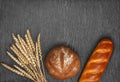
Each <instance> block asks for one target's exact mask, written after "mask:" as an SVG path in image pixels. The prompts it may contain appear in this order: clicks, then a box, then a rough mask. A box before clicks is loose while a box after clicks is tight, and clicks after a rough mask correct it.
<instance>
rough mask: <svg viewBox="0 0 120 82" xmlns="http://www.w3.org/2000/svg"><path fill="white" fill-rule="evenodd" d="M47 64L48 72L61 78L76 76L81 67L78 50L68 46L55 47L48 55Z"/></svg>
mask: <svg viewBox="0 0 120 82" xmlns="http://www.w3.org/2000/svg"><path fill="white" fill-rule="evenodd" d="M45 66H46V68H47V71H48V73H49V74H50V75H51V76H52V77H54V78H56V79H59V80H65V79H69V78H72V77H73V76H75V75H76V74H77V73H78V71H79V69H80V59H79V57H78V55H77V53H76V52H74V51H73V50H72V49H71V48H69V47H67V46H58V47H55V48H53V49H52V50H51V51H50V52H49V53H48V55H47V57H46V60H45Z"/></svg>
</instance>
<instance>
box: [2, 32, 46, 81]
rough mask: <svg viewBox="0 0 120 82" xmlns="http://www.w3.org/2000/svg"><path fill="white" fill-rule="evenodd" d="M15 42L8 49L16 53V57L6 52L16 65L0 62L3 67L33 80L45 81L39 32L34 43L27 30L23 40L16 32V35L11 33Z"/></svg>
mask: <svg viewBox="0 0 120 82" xmlns="http://www.w3.org/2000/svg"><path fill="white" fill-rule="evenodd" d="M12 37H13V39H14V41H15V44H12V46H11V47H10V49H11V50H12V51H13V52H14V53H15V54H16V57H15V56H14V55H12V54H11V53H10V52H8V51H7V54H8V55H9V56H10V57H11V59H13V60H14V61H15V62H16V63H17V65H13V67H10V66H8V65H6V64H4V63H1V64H2V65H3V66H4V67H6V68H7V69H9V70H11V71H12V72H14V73H17V74H19V75H21V76H24V77H27V78H29V79H31V80H33V81H34V82H46V81H47V80H46V76H45V72H44V66H43V61H42V52H41V47H40V34H38V37H37V42H36V43H35V44H34V42H33V40H32V38H31V34H30V32H29V30H27V33H26V34H25V40H24V39H23V38H22V37H21V36H20V35H19V34H18V35H17V37H16V36H15V35H14V34H12Z"/></svg>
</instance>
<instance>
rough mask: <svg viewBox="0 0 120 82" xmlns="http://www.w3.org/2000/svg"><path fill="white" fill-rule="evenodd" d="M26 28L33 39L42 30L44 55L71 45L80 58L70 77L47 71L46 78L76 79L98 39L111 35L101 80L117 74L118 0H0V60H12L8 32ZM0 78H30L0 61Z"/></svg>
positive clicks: (18, 81) (11, 81) (17, 81)
mask: <svg viewBox="0 0 120 82" xmlns="http://www.w3.org/2000/svg"><path fill="white" fill-rule="evenodd" d="M27 28H29V29H30V31H31V33H32V37H33V39H34V40H36V36H37V34H38V33H39V32H40V33H41V47H42V52H43V58H45V56H46V54H47V53H48V51H49V50H50V49H51V48H52V47H54V46H56V45H60V44H65V45H69V46H71V47H72V48H73V49H74V50H75V51H76V52H77V53H78V54H79V56H80V58H81V64H82V66H81V70H80V71H79V73H78V74H77V75H76V76H75V77H74V78H72V79H68V80H65V81H60V80H56V79H53V78H52V77H51V76H50V75H49V74H48V73H47V72H46V76H47V79H48V82H77V80H78V78H79V76H80V73H81V72H82V70H83V68H84V66H85V63H86V62H87V60H88V58H89V56H90V55H91V53H92V51H93V50H94V48H95V46H96V45H97V43H98V42H99V40H100V39H102V38H104V37H110V38H111V39H112V40H113V42H114V52H113V55H112V57H111V59H110V62H109V64H108V67H107V69H106V71H105V73H104V75H103V76H102V78H101V80H100V82H119V81H120V78H119V75H120V2H119V0H101V1H100V0H98V1H96V0H53V1H52V0H0V62H6V63H7V64H9V65H12V64H14V62H13V61H12V60H11V59H10V57H8V55H7V54H6V50H9V46H10V45H11V44H12V42H13V40H12V37H11V33H15V34H18V33H19V34H21V35H22V36H23V35H24V34H25V32H26V29H27ZM0 82H32V81H31V80H29V79H27V78H24V77H21V76H19V75H17V74H14V73H12V72H10V71H8V70H7V69H4V68H3V67H2V66H1V65H0Z"/></svg>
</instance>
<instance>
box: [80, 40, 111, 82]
mask: <svg viewBox="0 0 120 82" xmlns="http://www.w3.org/2000/svg"><path fill="white" fill-rule="evenodd" d="M112 51H113V43H112V41H111V40H110V39H108V38H105V39H102V40H101V41H100V42H99V44H98V45H97V47H96V48H95V50H94V52H93V53H92V55H91V57H90V59H89V60H88V63H87V65H86V66H85V68H84V70H83V72H82V74H81V77H80V79H79V82H99V80H100V78H101V76H102V74H103V72H104V70H105V68H106V66H107V64H108V61H109V59H110V56H111V54H112Z"/></svg>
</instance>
